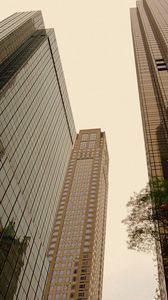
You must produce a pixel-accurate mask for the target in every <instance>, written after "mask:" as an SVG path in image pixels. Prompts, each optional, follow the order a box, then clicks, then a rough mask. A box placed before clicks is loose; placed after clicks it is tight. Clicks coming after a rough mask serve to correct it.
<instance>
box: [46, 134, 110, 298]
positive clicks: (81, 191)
mask: <svg viewBox="0 0 168 300" xmlns="http://www.w3.org/2000/svg"><path fill="white" fill-rule="evenodd" d="M107 189H108V151H107V145H106V138H105V133H102V132H101V131H100V129H89V130H81V131H80V132H79V134H78V135H77V138H76V142H75V145H74V148H73V150H72V154H71V158H70V161H69V165H68V169H67V173H66V177H65V182H64V187H63V190H62V194H61V197H60V202H59V207H58V210H57V214H56V219H55V222H54V227H53V230H52V235H51V241H50V245H49V250H48V257H49V260H50V271H49V275H48V281H47V285H46V289H45V295H44V299H45V300H46V299H48V300H56V299H57V300H63V299H66V300H68V299H76V300H77V299H78V300H86V299H90V300H91V299H92V300H95V299H96V300H100V299H101V298H102V283H103V265H104V242H105V228H106V208H107Z"/></svg>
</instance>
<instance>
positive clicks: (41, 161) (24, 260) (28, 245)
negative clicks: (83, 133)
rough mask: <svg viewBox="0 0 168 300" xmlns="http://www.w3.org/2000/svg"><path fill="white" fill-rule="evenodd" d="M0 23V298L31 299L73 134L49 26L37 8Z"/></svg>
mask: <svg viewBox="0 0 168 300" xmlns="http://www.w3.org/2000/svg"><path fill="white" fill-rule="evenodd" d="M0 29H1V30H0V31H1V35H0V103H1V105H0V198H1V202H0V299H2V300H3V299H6V300H10V299H20V300H24V299H29V300H32V299H36V300H37V299H41V298H42V293H43V289H44V285H45V281H46V276H47V272H48V268H49V260H48V258H47V257H46V251H47V249H48V241H49V237H50V233H51V229H52V225H53V221H54V217H55V213H56V209H57V206H58V200H59V197H60V193H61V190H62V185H63V181H64V177H65V172H66V168H67V164H68V160H69V157H70V154H71V149H72V145H73V142H74V139H75V136H76V132H75V126H74V121H73V116H72V111H71V107H70V103H69V99H68V94H67V90H66V85H65V80H64V75H63V71H62V66H61V61H60V57H59V53H58V48H57V43H56V39H55V34H54V30H53V29H45V28H44V23H43V19H42V15H41V13H40V12H25V13H16V14H14V15H12V16H10V17H9V18H7V19H5V20H4V21H2V22H1V25H0ZM1 49H3V51H1Z"/></svg>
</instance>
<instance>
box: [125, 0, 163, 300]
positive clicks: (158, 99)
mask: <svg viewBox="0 0 168 300" xmlns="http://www.w3.org/2000/svg"><path fill="white" fill-rule="evenodd" d="M167 20H168V2H167V1H166V0H160V1H157V0H143V1H138V2H137V8H132V9H131V23H132V34H133V42H134V51H135V61H136V70H137V78H138V86H139V96H140V105H141V113H142V121H143V129H144V138H145V147H146V156H147V165H148V174H149V178H150V179H152V178H154V177H163V178H165V179H168V117H167V116H168V115H167V113H168V68H167V66H168V24H167ZM158 231H159V234H160V241H161V243H159V242H157V243H156V247H157V259H158V270H159V283H160V289H161V299H167V292H168V255H167V253H166V252H165V251H164V241H165V240H167V239H168V235H167V233H166V231H167V229H166V228H164V227H163V224H160V223H158Z"/></svg>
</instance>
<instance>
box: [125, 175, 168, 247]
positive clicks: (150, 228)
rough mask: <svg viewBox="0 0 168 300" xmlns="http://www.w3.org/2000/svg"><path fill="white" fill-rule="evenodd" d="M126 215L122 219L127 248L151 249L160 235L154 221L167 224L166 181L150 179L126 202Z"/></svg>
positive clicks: (167, 189) (167, 186) (167, 187)
mask: <svg viewBox="0 0 168 300" xmlns="http://www.w3.org/2000/svg"><path fill="white" fill-rule="evenodd" d="M127 207H128V209H129V213H128V216H127V217H126V218H125V219H124V220H123V221H122V222H123V223H124V224H125V225H127V231H128V241H127V243H128V248H129V249H134V250H137V251H145V252H149V251H153V250H154V248H155V240H159V239H160V236H159V233H158V230H157V227H156V223H157V222H156V221H159V222H161V223H163V224H164V225H166V226H167V224H168V181H167V180H164V179H160V178H155V179H153V180H151V181H150V182H149V183H148V184H147V186H146V188H144V189H143V190H141V191H140V193H134V195H133V196H132V197H130V200H129V202H128V203H127Z"/></svg>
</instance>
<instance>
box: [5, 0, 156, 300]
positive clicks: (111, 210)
mask: <svg viewBox="0 0 168 300" xmlns="http://www.w3.org/2000/svg"><path fill="white" fill-rule="evenodd" d="M134 6H135V1H133V0H124V1H121V0H116V1H112V0H28V1H24V0H4V1H2V3H1V11H0V18H1V19H4V18H6V17H7V16H9V15H10V14H11V13H14V12H16V11H26V10H42V13H43V16H44V21H45V24H46V27H54V29H55V34H56V37H57V41H58V46H59V51H60V56H61V61H62V65H63V70H64V75H65V79H66V83H67V89H68V93H69V98H70V102H71V106H72V111H73V115H74V120H75V124H76V129H77V131H78V130H79V129H84V128H92V127H93V128H95V127H98V128H101V129H102V130H103V131H105V132H106V135H107V143H108V150H109V156H110V173H109V198H108V214H107V234H106V250H105V268H104V287H103V300H123V299H124V300H151V299H153V298H154V290H155V285H156V282H155V279H154V273H156V269H154V267H153V265H154V263H153V261H152V255H149V254H148V255H147V254H143V253H136V252H134V251H128V250H127V246H126V238H127V233H126V228H125V227H124V225H122V224H121V220H122V219H123V218H125V216H126V206H125V205H126V203H127V201H128V200H129V197H130V195H132V194H133V192H135V191H137V192H138V191H139V190H140V189H141V188H143V187H144V186H145V185H146V182H147V181H148V179H147V170H146V160H145V152H144V142H143V132H142V125H141V116H140V108H139V99H138V91H137V82H136V74H135V66H134V56H133V47H132V39H131V28H130V16H129V8H130V7H134ZM95 300H96V299H95Z"/></svg>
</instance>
